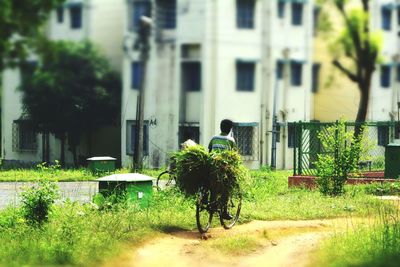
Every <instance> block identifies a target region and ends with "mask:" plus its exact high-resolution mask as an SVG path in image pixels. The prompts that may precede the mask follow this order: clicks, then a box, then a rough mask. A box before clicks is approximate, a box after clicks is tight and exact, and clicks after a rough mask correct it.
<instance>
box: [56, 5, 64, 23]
mask: <svg viewBox="0 0 400 267" xmlns="http://www.w3.org/2000/svg"><path fill="white" fill-rule="evenodd" d="M57 22H58V23H63V22H64V8H63V7H58V8H57Z"/></svg>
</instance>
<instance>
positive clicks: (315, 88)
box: [311, 63, 321, 93]
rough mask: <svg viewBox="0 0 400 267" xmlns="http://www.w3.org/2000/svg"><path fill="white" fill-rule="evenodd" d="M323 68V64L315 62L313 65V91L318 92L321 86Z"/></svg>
mask: <svg viewBox="0 0 400 267" xmlns="http://www.w3.org/2000/svg"><path fill="white" fill-rule="evenodd" d="M320 70H321V64H319V63H314V64H313V67H312V89H311V90H312V92H313V93H317V92H318V88H319V73H320Z"/></svg>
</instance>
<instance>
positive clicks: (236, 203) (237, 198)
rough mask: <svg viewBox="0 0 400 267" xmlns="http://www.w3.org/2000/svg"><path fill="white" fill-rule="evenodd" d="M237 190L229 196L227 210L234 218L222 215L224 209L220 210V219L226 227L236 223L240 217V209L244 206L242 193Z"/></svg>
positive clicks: (228, 227)
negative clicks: (225, 217)
mask: <svg viewBox="0 0 400 267" xmlns="http://www.w3.org/2000/svg"><path fill="white" fill-rule="evenodd" d="M235 191H236V192H233V193H232V194H231V196H229V200H228V203H227V211H228V213H229V214H231V215H232V217H233V218H232V219H231V220H228V219H224V216H223V215H222V214H223V212H224V209H223V208H221V209H220V211H219V220H220V222H221V225H222V226H223V227H224V228H225V229H230V228H232V227H233V226H234V225H235V223H236V222H237V221H238V219H239V214H240V209H241V208H242V193H241V192H240V191H239V190H235Z"/></svg>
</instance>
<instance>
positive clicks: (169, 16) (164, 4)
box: [157, 0, 176, 29]
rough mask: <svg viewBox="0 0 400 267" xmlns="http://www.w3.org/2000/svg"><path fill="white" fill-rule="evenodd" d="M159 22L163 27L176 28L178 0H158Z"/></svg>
mask: <svg viewBox="0 0 400 267" xmlns="http://www.w3.org/2000/svg"><path fill="white" fill-rule="evenodd" d="M157 23H158V25H159V27H160V28H162V29H175V28H176V0H157Z"/></svg>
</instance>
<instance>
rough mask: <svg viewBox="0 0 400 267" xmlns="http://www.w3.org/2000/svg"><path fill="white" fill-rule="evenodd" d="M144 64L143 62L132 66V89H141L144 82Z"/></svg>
mask: <svg viewBox="0 0 400 267" xmlns="http://www.w3.org/2000/svg"><path fill="white" fill-rule="evenodd" d="M143 74H144V70H143V63H142V62H138V61H136V62H132V66H131V87H132V89H140V86H141V85H142V82H143Z"/></svg>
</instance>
